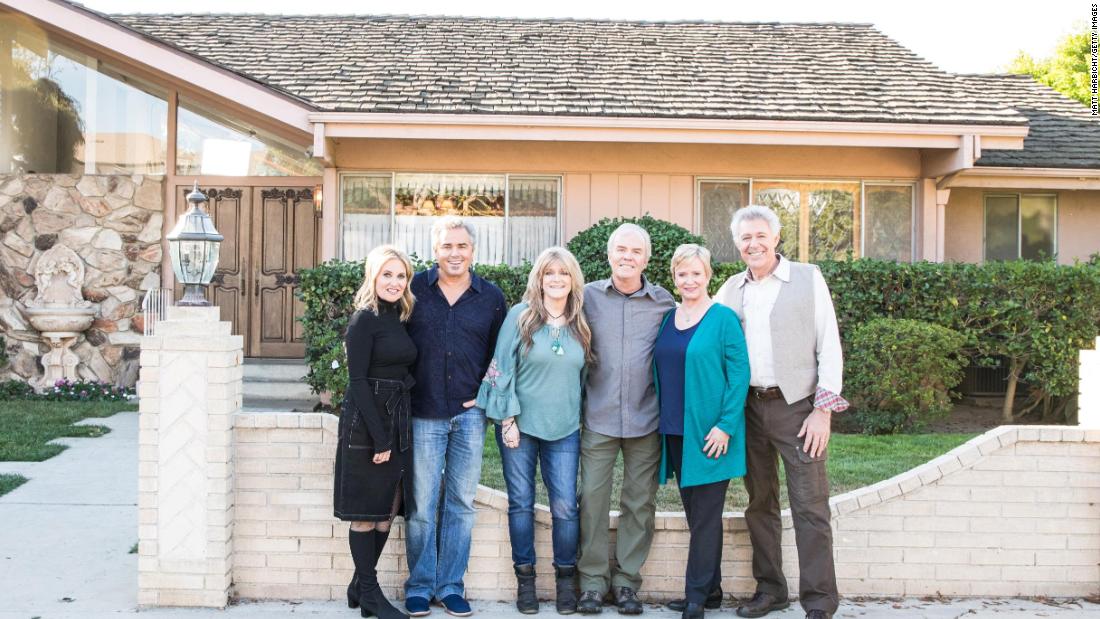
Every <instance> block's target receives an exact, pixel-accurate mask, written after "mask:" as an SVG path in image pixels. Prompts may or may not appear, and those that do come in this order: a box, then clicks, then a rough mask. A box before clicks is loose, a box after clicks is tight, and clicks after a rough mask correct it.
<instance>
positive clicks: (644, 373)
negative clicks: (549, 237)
mask: <svg viewBox="0 0 1100 619" xmlns="http://www.w3.org/2000/svg"><path fill="white" fill-rule="evenodd" d="M674 307H676V303H675V302H674V301H673V300H672V295H671V294H669V293H668V291H667V290H665V289H664V288H661V287H660V286H657V285H655V284H651V283H649V282H648V281H647V280H645V279H643V280H642V288H641V290H638V291H637V292H635V293H634V294H632V295H629V296H627V295H623V294H622V293H620V292H619V291H618V290H616V289H615V287H614V286H612V285H611V280H610V279H603V280H600V281H597V282H592V283H590V284H588V285H586V286H585V287H584V317H585V318H586V319H587V320H588V326H589V327H591V329H592V346H593V350H595V352H596V367H594V368H591V369H589V371H588V382H587V383H585V400H584V427H585V428H587V429H589V430H592V431H594V432H599V433H600V434H604V435H607V436H614V437H618V438H634V437H638V436H645V435H647V434H650V433H652V432H655V431H656V430H657V420H658V417H659V416H660V410H659V408H658V403H657V393H656V390H655V389H654V387H653V343H654V342H655V341H656V340H657V332H658V331H659V330H660V328H661V321H662V320H663V319H664V316H665V314H667V313H668V311H669V310H670V309H672V308H674Z"/></svg>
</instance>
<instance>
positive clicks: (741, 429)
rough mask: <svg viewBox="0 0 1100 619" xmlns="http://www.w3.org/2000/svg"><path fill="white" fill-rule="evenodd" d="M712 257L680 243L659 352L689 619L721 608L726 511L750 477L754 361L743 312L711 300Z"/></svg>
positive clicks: (665, 455)
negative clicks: (684, 540)
mask: <svg viewBox="0 0 1100 619" xmlns="http://www.w3.org/2000/svg"><path fill="white" fill-rule="evenodd" d="M711 275H712V271H711V266H710V252H709V251H707V250H706V249H705V248H703V247H700V246H698V245H694V244H688V245H681V246H680V247H678V248H676V252H675V253H674V254H673V256H672V279H673V283H674V284H675V285H676V291H677V292H678V293H679V294H680V299H681V303H680V306H679V307H678V308H676V309H674V310H672V311H670V312H669V313H668V315H666V316H665V321H664V324H662V325H661V331H660V333H659V334H658V336H657V342H656V344H655V345H654V349H653V370H654V376H655V380H654V382H655V383H656V385H657V392H658V399H659V401H660V405H661V417H660V426H659V430H660V432H661V434H662V435H663V440H662V452H661V481H662V483H664V482H667V481H668V478H669V477H670V476H672V475H675V476H676V481H677V483H678V484H679V487H680V499H681V500H682V501H683V504H684V512H685V513H686V515H687V520H688V529H689V531H690V541H689V543H688V561H687V571H686V574H685V576H684V593H685V598H684V599H683V600H675V601H673V602H670V603H669V608H670V609H672V610H677V611H681V612H682V613H683V618H684V619H699V618H700V617H702V616H703V609H704V608H717V607H719V606H720V605H721V603H722V589H721V582H722V574H721V564H722V510H723V508H724V507H725V502H726V490H727V489H728V488H729V482H730V479H732V478H734V477H741V476H743V475H744V474H745V396H746V395H747V394H748V389H749V359H748V351H747V348H746V346H745V335H744V332H743V331H742V330H741V322H740V321H739V320H738V318H737V314H735V313H734V312H733V310H731V309H730V308H728V307H725V306H724V305H721V304H719V303H716V302H714V301H712V300H711V298H710V296H709V295H708V294H707V284H709V283H710V278H711Z"/></svg>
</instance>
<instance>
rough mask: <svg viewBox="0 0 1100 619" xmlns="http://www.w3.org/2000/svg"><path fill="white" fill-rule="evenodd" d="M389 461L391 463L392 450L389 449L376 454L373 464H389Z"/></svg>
mask: <svg viewBox="0 0 1100 619" xmlns="http://www.w3.org/2000/svg"><path fill="white" fill-rule="evenodd" d="M389 461H390V450H389V449H387V450H386V451H382V452H379V453H376V454H374V460H373V462H374V463H375V464H382V463H384V462H389Z"/></svg>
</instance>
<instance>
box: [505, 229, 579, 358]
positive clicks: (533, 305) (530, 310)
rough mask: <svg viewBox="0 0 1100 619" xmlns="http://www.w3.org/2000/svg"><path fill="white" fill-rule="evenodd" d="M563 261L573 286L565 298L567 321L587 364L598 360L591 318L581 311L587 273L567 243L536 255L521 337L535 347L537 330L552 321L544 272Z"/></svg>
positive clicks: (528, 289) (520, 324)
mask: <svg viewBox="0 0 1100 619" xmlns="http://www.w3.org/2000/svg"><path fill="white" fill-rule="evenodd" d="M555 263H557V264H561V265H562V266H564V267H565V270H566V271H568V272H569V279H570V281H571V284H572V285H571V286H570V288H569V297H568V298H567V299H566V301H565V324H566V325H568V327H569V331H570V332H571V333H572V334H573V337H574V338H575V339H576V340H577V341H578V342H580V345H581V348H582V349H583V350H584V361H585V363H587V364H590V365H591V364H594V363H595V362H596V355H595V352H594V351H593V350H592V330H591V329H590V328H588V321H587V320H585V319H584V312H583V311H581V309H582V305H583V304H584V275H583V274H582V273H581V265H579V264H577V259H576V258H574V257H573V254H571V253H569V250H568V249H566V248H564V247H549V248H547V249H544V250H543V251H542V253H541V254H539V257H538V258H536V259H535V264H534V266H532V267H531V273H530V275H528V276H527V290H526V291H524V293H523V302H524V303H526V304H527V309H525V310H523V313H522V314H520V316H519V337H520V341H521V342H523V344H524V347H525V349H526V350H531V346H532V345H533V344H534V335H535V331H538V330H539V329H541V328H542V326H543V325H545V324H546V323H547V322H549V321H550V314H549V313H548V312H547V311H546V304H545V303H544V302H543V299H542V276H543V274H545V273H546V270H547V269H549V268H550V267H551V266H552V265H553V264H555Z"/></svg>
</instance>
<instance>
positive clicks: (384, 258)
mask: <svg viewBox="0 0 1100 619" xmlns="http://www.w3.org/2000/svg"><path fill="white" fill-rule="evenodd" d="M395 258H396V259H397V260H400V261H401V264H403V265H405V275H406V277H407V278H408V279H407V280H406V284H405V292H404V293H403V294H402V295H401V298H400V299H398V301H397V306H398V307H399V308H400V310H401V322H406V321H407V320H408V319H409V316H412V311H413V305H414V304H415V303H416V298H415V297H414V296H413V293H412V278H413V267H412V262H411V261H410V260H409V257H408V256H407V255H406V254H405V252H403V251H401V250H400V249H398V248H397V247H395V246H393V245H379V246H378V247H375V248H374V249H372V250H370V253H369V254H367V260H366V262H365V263H364V264H363V285H362V286H359V290H358V292H356V293H355V309H357V310H361V309H366V310H370V311H371V312H374V314H375V315H377V314H378V285H377V281H378V274H379V273H381V272H382V267H383V266H384V265H385V264H386V263H387V262H389V261H390V260H393V259H395Z"/></svg>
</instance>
